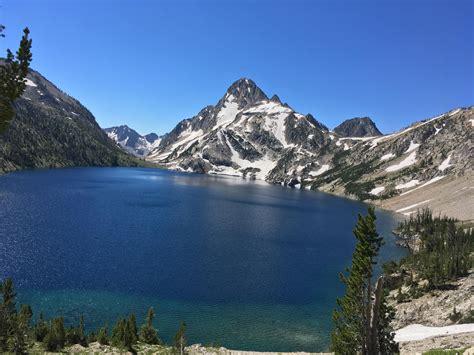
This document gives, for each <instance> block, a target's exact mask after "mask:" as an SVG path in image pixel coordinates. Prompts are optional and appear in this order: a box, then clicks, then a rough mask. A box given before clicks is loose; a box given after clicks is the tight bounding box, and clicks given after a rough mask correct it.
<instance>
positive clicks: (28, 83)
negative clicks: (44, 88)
mask: <svg viewBox="0 0 474 355" xmlns="http://www.w3.org/2000/svg"><path fill="white" fill-rule="evenodd" d="M25 84H26V86H32V87H34V88H35V87H37V86H38V85H36V84H35V83H34V82H33V81H31V80H30V79H28V78H26V82H25Z"/></svg>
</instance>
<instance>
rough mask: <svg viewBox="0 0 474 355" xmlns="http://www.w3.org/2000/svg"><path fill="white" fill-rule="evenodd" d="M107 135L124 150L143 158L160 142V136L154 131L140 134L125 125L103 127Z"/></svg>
mask: <svg viewBox="0 0 474 355" xmlns="http://www.w3.org/2000/svg"><path fill="white" fill-rule="evenodd" d="M103 131H104V132H105V133H107V136H108V137H109V138H110V139H112V140H113V141H114V142H115V143H117V144H118V145H120V146H121V147H122V148H123V149H124V150H125V151H126V152H128V153H130V154H132V155H134V156H136V157H138V158H144V157H146V156H147V155H148V153H149V152H150V151H151V150H153V149H154V148H155V147H157V146H158V145H159V144H160V142H161V138H162V137H161V136H158V135H157V134H156V133H148V134H146V135H141V134H139V133H138V132H137V131H135V130H134V129H132V128H130V127H129V126H127V125H120V126H113V127H109V128H103Z"/></svg>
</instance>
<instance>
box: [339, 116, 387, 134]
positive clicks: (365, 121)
mask: <svg viewBox="0 0 474 355" xmlns="http://www.w3.org/2000/svg"><path fill="white" fill-rule="evenodd" d="M334 132H336V133H337V134H339V135H341V136H343V137H374V136H381V135H382V132H380V131H379V129H378V128H377V126H376V125H375V122H374V121H372V120H371V119H370V117H354V118H351V119H348V120H345V121H344V122H342V123H341V124H340V125H339V126H337V127H336V128H334Z"/></svg>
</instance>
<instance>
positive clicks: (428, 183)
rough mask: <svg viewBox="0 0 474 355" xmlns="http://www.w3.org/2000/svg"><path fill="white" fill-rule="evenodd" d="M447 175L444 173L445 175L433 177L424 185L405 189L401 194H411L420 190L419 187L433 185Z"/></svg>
mask: <svg viewBox="0 0 474 355" xmlns="http://www.w3.org/2000/svg"><path fill="white" fill-rule="evenodd" d="M445 177H446V176H445V175H443V176H436V177H434V178H432V179H431V180H429V181H427V182H425V183H424V184H423V185H420V186H418V187H415V188H414V189H413V190H408V191H405V192H404V193H402V194H400V196H403V195H406V194H409V193H411V192H413V191H416V190H418V189H421V188H423V187H425V186H428V185H431V184H433V183H435V182H436V181H439V180H441V179H443V178H445Z"/></svg>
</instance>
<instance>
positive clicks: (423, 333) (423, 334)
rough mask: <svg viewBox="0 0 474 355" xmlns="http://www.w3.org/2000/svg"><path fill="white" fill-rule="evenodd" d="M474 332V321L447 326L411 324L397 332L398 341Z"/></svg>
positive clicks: (396, 339)
mask: <svg viewBox="0 0 474 355" xmlns="http://www.w3.org/2000/svg"><path fill="white" fill-rule="evenodd" d="M468 332H474V323H467V324H454V325H448V326H445V327H427V326H425V325H421V324H410V325H408V326H406V327H405V328H402V329H399V330H397V331H396V332H395V338H394V340H395V341H396V342H403V341H415V340H422V339H426V338H430V337H433V336H439V335H453V334H461V333H468Z"/></svg>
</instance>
